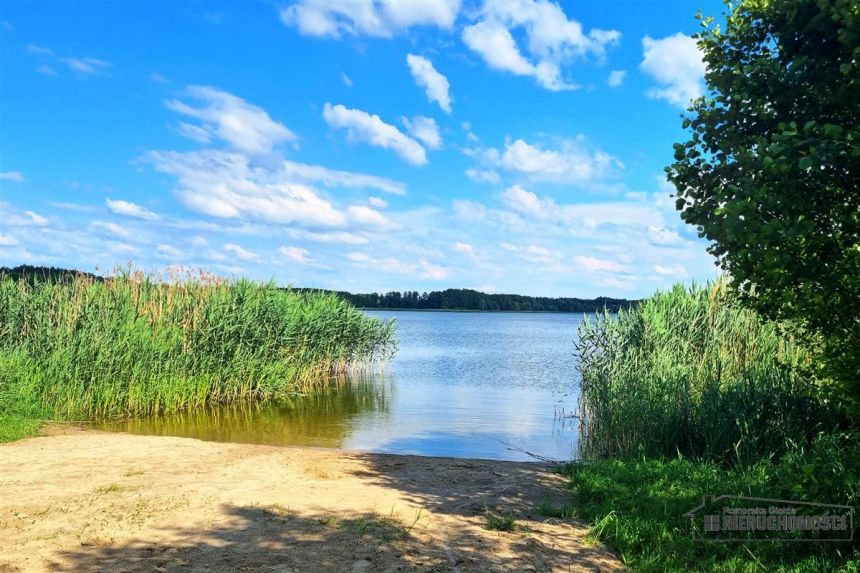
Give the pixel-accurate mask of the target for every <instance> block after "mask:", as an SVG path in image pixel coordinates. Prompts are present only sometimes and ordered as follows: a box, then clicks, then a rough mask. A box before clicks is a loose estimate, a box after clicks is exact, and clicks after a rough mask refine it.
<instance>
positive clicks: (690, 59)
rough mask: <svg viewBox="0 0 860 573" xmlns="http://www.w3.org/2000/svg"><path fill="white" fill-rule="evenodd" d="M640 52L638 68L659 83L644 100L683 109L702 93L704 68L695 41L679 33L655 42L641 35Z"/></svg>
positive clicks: (649, 91)
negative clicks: (664, 102)
mask: <svg viewBox="0 0 860 573" xmlns="http://www.w3.org/2000/svg"><path fill="white" fill-rule="evenodd" d="M642 49H643V59H642V63H641V64H639V67H640V68H641V69H642V71H643V72H645V73H646V74H648V75H649V76H651V77H652V78H653V79H654V80H656V82H657V83H658V84H660V87H653V88H651V89H649V90H648V92H647V95H648V97H652V98H656V99H664V100H666V101H668V102H669V103H671V104H674V105H676V106H678V107H682V108H685V107H687V106H688V105H689V104H690V100H692V99H695V98H697V97H699V96H701V95H702V94H703V93H704V89H705V88H704V84H703V77H704V75H705V69H706V67H705V62H704V61H703V60H702V53H701V52H700V51H699V47H698V46H697V45H696V40H695V39H693V38H691V37H690V36H686V35H684V34H682V33H680V32H679V33H677V34H675V35H673V36H667V37H665V38H662V39H659V40H655V39H654V38H651V37H650V36H645V37H644V38H643V39H642Z"/></svg>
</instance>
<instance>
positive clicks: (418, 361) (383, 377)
mask: <svg viewBox="0 0 860 573" xmlns="http://www.w3.org/2000/svg"><path fill="white" fill-rule="evenodd" d="M369 314H371V315H373V316H378V317H380V318H395V319H396V320H397V336H398V340H399V343H400V344H399V351H398V353H397V356H396V357H395V359H394V361H393V362H392V363H391V364H389V365H387V366H386V368H385V370H384V371H383V372H380V373H374V374H364V375H354V376H350V377H348V378H347V379H345V380H342V381H339V382H338V383H336V384H332V386H330V387H327V388H325V389H323V390H321V391H319V392H314V393H313V394H307V395H297V396H294V397H291V398H289V399H285V400H282V401H278V402H273V403H267V404H257V405H249V404H241V405H230V406H223V407H217V408H207V409H203V410H198V411H195V412H189V413H185V414H180V415H172V416H162V417H157V418H143V419H135V420H128V421H123V422H113V423H105V424H100V426H99V427H101V428H103V429H107V430H114V431H126V432H132V433H139V434H147V435H165V436H182V437H192V438H198V439H203V440H210V441H224V442H240V443H255V444H271V445H299V446H316V447H328V448H343V449H348V450H359V451H371V452H386V453H399V454H418V455H432V456H451V457H462V458H484V459H497V460H523V461H529V460H536V459H541V458H549V459H553V460H567V459H571V458H572V457H574V456H575V453H576V451H575V448H576V439H577V424H576V420H575V419H574V418H571V417H569V416H570V414H571V413H572V412H573V411H574V409H575V407H576V398H577V396H576V394H575V392H576V389H575V381H576V379H575V376H576V369H575V364H574V356H573V341H574V339H575V337H576V329H577V325H578V324H579V322H580V321H581V320H582V318H583V315H582V314H555V313H459V312H433V311H422V312H410V311H369Z"/></svg>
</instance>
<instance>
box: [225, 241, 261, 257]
mask: <svg viewBox="0 0 860 573" xmlns="http://www.w3.org/2000/svg"><path fill="white" fill-rule="evenodd" d="M224 250H225V251H227V252H228V253H233V254H234V255H236V257H237V258H239V259H241V260H243V261H256V260H258V259H259V258H260V255H258V254H257V253H255V252H253V251H249V250H247V249H245V248H242V247H241V246H239V245H237V244H235V243H227V244H226V245H224Z"/></svg>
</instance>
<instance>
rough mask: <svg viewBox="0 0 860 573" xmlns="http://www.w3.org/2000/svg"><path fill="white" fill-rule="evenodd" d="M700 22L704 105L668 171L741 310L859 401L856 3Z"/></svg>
mask: <svg viewBox="0 0 860 573" xmlns="http://www.w3.org/2000/svg"><path fill="white" fill-rule="evenodd" d="M729 8H730V13H729V14H728V15H727V19H726V23H725V26H724V27H721V26H719V25H716V24H715V23H714V21H713V20H712V19H702V20H701V21H702V24H703V31H702V32H700V33H699V34H698V36H697V37H698V45H699V48H700V50H701V51H702V53H703V56H704V59H705V62H706V64H707V73H706V75H705V80H706V82H707V85H708V91H709V95H707V96H704V97H702V98H700V99H698V100H697V101H695V102H694V103H693V105H692V107H691V108H690V109H689V114H688V115H687V116H686V117H685V119H684V122H683V125H684V127H685V128H687V129H689V131H690V139H689V140H688V141H686V142H684V143H678V144H675V162H674V163H673V164H672V165H671V166H669V167H667V173H668V175H669V179H670V181H671V182H672V183H674V185H675V187H676V189H677V196H676V197H677V199H676V207H677V208H678V210H679V211H680V212H681V217H682V218H683V219H684V221H686V222H687V223H690V224H693V225H696V226H697V227H698V230H699V233H700V235H701V236H703V237H706V238H707V239H709V240H710V241H712V243H711V246H710V247H709V250H710V252H711V253H712V254H714V255H715V256H716V257H717V259H718V263H719V265H720V266H721V267H722V268H723V269H725V270H726V271H727V272H728V273H729V275H730V276H731V277H732V279H733V280H734V282H735V283H736V285H737V286H738V287H739V288H740V289H741V291H742V292H743V294H744V295H745V300H746V301H747V302H748V303H749V304H751V305H753V306H754V307H756V308H757V309H758V310H760V311H762V312H764V313H765V314H766V315H768V316H771V317H774V318H785V319H790V320H794V321H796V322H797V323H798V324H801V325H802V326H803V327H804V328H805V329H808V330H809V331H810V332H811V333H812V334H813V335H814V336H815V337H816V338H817V339H818V340H819V341H820V343H821V345H822V348H823V356H824V358H825V360H824V364H825V365H826V373H827V374H828V375H829V376H832V377H835V378H837V379H840V380H841V381H843V382H845V383H846V384H847V385H848V386H849V388H851V390H852V391H853V392H854V393H855V395H860V383H858V381H857V380H858V377H860V2H857V0H741V1H740V2H738V3H736V4H730V5H729Z"/></svg>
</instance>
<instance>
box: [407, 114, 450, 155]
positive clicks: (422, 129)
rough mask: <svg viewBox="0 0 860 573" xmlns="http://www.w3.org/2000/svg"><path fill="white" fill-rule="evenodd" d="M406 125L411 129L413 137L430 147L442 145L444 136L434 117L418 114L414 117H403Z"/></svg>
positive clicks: (436, 147) (437, 147) (435, 147)
mask: <svg viewBox="0 0 860 573" xmlns="http://www.w3.org/2000/svg"><path fill="white" fill-rule="evenodd" d="M401 121H402V122H403V125H404V127H406V129H407V130H409V133H411V134H412V137H414V138H415V139H417V140H418V141H420V142H421V143H423V144H424V145H426V146H427V147H428V148H430V149H439V148H440V147H442V136H441V135H440V134H439V126H438V125H436V120H435V119H433V118H432V117H424V116H423V115H416V116H415V117H413V118H412V119H409V118H407V117H404V118H401Z"/></svg>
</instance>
